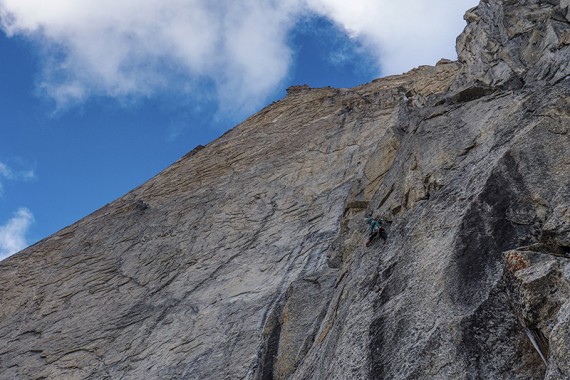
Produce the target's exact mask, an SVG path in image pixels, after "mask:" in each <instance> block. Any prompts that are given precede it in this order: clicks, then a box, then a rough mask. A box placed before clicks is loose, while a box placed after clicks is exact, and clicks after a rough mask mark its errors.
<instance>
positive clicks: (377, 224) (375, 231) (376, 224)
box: [364, 217, 388, 247]
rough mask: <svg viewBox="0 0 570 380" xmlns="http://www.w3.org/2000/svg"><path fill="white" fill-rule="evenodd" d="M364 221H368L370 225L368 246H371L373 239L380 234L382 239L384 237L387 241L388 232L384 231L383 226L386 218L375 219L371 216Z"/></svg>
mask: <svg viewBox="0 0 570 380" xmlns="http://www.w3.org/2000/svg"><path fill="white" fill-rule="evenodd" d="M364 221H365V222H366V224H368V225H369V229H368V240H367V241H366V246H367V247H368V246H370V244H372V241H373V240H374V239H375V238H376V237H377V236H378V235H380V237H381V238H382V239H384V241H386V238H387V237H388V236H387V235H386V232H385V231H384V228H383V227H382V223H383V222H385V220H384V219H382V218H380V219H378V220H376V219H373V218H371V217H367V218H365V219H364Z"/></svg>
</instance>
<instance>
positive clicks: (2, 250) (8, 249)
mask: <svg viewBox="0 0 570 380" xmlns="http://www.w3.org/2000/svg"><path fill="white" fill-rule="evenodd" d="M33 221H34V216H33V215H32V213H31V212H30V210H28V209H27V208H24V207H22V208H20V209H19V210H18V211H17V212H16V213H15V214H14V216H13V217H12V219H10V220H9V221H8V222H7V223H6V224H4V225H3V226H0V260H3V259H5V258H6V257H8V256H10V255H13V254H14V253H16V252H18V251H20V250H22V249H24V248H26V247H27V246H28V243H27V242H26V233H27V232H28V229H29V227H30V225H31V224H32V222H33Z"/></svg>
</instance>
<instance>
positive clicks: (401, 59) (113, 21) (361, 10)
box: [0, 0, 476, 114]
mask: <svg viewBox="0 0 570 380" xmlns="http://www.w3.org/2000/svg"><path fill="white" fill-rule="evenodd" d="M475 2H476V1H475V0H432V1H429V2H428V1H425V0H399V1H393V0H353V1H350V2H347V1H344V0H279V1H278V0H240V1H235V0H218V1H215V2H213V1H209V0H145V1H140V0H99V1H92V0H74V1H69V0H50V1H49V2H46V1H44V0H25V1H22V0H0V23H1V26H2V29H3V30H4V31H5V32H6V33H7V34H8V35H25V36H28V37H30V38H32V39H34V40H36V41H38V42H39V43H40V45H41V46H43V51H44V54H45V57H44V58H45V65H44V71H43V76H42V78H43V81H42V84H41V89H42V90H43V91H44V92H45V93H46V94H47V95H48V96H49V97H51V98H53V99H54V100H55V101H56V102H57V104H58V105H59V106H61V107H64V106H66V105H68V104H73V103H76V102H80V101H82V100H84V99H86V98H88V97H90V96H98V95H103V96H111V97H117V98H119V99H120V98H129V97H141V96H142V97H145V96H152V95H153V94H155V93H157V92H162V91H175V92H179V93H192V92H193V90H194V89H195V88H196V87H201V86H202V85H204V84H206V85H209V86H212V87H213V88H214V91H215V94H216V95H215V96H216V97H217V100H218V101H219V102H220V104H223V105H224V106H225V107H226V108H227V109H228V111H230V112H238V113H241V114H245V113H247V112H250V111H252V109H253V108H254V107H256V106H258V105H259V104H261V103H262V102H264V101H265V99H266V97H267V96H268V95H270V94H271V92H272V91H274V90H275V88H276V87H277V86H278V85H279V84H280V83H281V82H282V81H283V80H284V79H285V78H286V75H287V72H288V69H289V67H290V64H291V59H292V52H291V48H290V47H289V46H287V34H288V32H289V31H290V30H291V29H292V28H293V27H294V26H295V23H296V22H297V21H298V20H299V19H300V17H302V16H303V15H305V14H306V13H307V12H313V13H317V14H319V15H322V16H325V17H328V18H330V19H331V20H332V21H334V22H335V23H336V24H337V25H339V27H340V28H342V29H343V30H344V31H346V32H347V33H349V34H350V36H351V37H353V38H354V39H355V41H356V42H357V43H361V44H363V45H365V46H366V47H367V48H368V49H369V50H370V52H371V54H372V55H374V56H375V57H376V58H377V60H378V64H379V68H381V69H382V70H381V71H382V74H391V73H397V72H402V71H405V70H407V69H410V68H412V67H413V66H416V65H419V64H433V63H435V62H436V61H437V59H439V58H441V57H442V56H446V57H450V58H454V57H455V53H454V40H455V37H456V36H457V34H458V33H459V32H460V31H461V29H462V27H463V25H464V22H463V20H462V18H461V16H462V14H463V12H464V11H465V10H466V9H467V8H469V7H470V6H472V5H474V3H475ZM379 71H380V70H379Z"/></svg>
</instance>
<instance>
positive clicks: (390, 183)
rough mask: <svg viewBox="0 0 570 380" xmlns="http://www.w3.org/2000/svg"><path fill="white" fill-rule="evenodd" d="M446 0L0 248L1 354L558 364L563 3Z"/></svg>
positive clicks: (569, 341)
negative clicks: (458, 7)
mask: <svg viewBox="0 0 570 380" xmlns="http://www.w3.org/2000/svg"><path fill="white" fill-rule="evenodd" d="M465 19H466V20H467V23H468V25H467V27H466V29H465V31H464V33H463V34H462V35H461V36H460V37H459V38H458V46H457V49H458V54H459V61H458V62H448V61H441V62H440V63H439V64H438V65H436V66H435V67H429V66H423V67H420V68H418V69H415V70H412V71H410V72H409V73H406V74H404V75H401V76H393V77H388V78H383V79H379V80H375V81H374V82H372V83H370V84H366V85H362V86H359V87H356V88H353V89H332V88H323V89H311V88H308V87H305V86H297V87H292V88H290V90H289V91H288V95H287V97H285V99H283V100H282V101H279V102H276V103H274V104H272V105H270V106H269V107H267V108H266V109H264V110H262V111H261V112H260V113H258V114H256V115H254V116H252V117H251V118H249V119H248V120H246V121H245V122H244V123H242V124H240V125H239V126H237V127H236V128H234V129H233V130H231V131H230V132H228V133H226V134H225V135H224V136H222V137H221V138H220V139H218V140H216V141H214V142H212V143H211V144H208V145H207V146H206V147H201V148H200V149H195V150H194V151H192V152H190V153H189V154H188V155H186V156H185V157H183V158H182V159H180V160H179V161H178V162H176V163H175V164H174V165H172V166H171V167H170V168H168V169H166V170H165V171H164V172H162V173H160V174H159V175H157V176H156V177H155V178H153V179H152V180H150V181H149V182H147V183H145V184H144V185H142V186H141V187H139V188H137V189H135V190H133V191H132V192H130V193H129V194H127V195H125V196H124V197H122V198H120V199H118V200H116V201H115V202H113V203H111V204H109V205H107V206H105V207H104V208H102V209H101V210H99V211H97V212H95V213H94V214H92V215H90V216H88V217H86V218H85V219H83V220H81V221H79V222H77V223H76V224H74V225H72V226H70V227H67V228H65V229H63V230H62V231H60V232H59V233H56V234H55V235H53V236H51V237H49V238H47V239H45V240H44V241H42V242H40V243H38V244H36V245H34V246H32V247H30V248H28V249H26V250H24V251H23V252H21V253H19V254H17V255H15V256H13V257H11V258H9V259H7V260H4V261H2V262H1V263H0V302H1V304H2V308H0V342H1V344H0V378H1V379H20V378H21V379H28V378H29V379H39V378H46V379H60V378H66V379H115V378H122V379H145V378H148V379H157V378H165V379H166V378H168V379H262V380H265V379H323V380H324V379H366V378H371V379H496V378H501V379H550V380H554V379H565V378H570V362H568V360H567V358H568V356H569V353H570V327H569V326H570V325H569V323H568V322H569V319H570V303H569V302H568V297H569V296H570V282H569V281H570V280H569V278H570V260H569V258H570V176H569V174H570V133H569V130H570V64H569V62H570V60H569V58H570V48H569V45H570V3H569V2H568V1H567V0H561V1H556V0H552V1H546V2H539V1H530V0H527V1H506V0H505V1H498V0H488V1H482V2H481V4H480V5H479V6H478V7H476V8H474V9H472V10H469V11H468V12H467V13H466V16H465ZM366 214H373V215H375V216H384V217H386V218H388V219H389V220H391V223H389V224H388V226H387V229H388V239H387V241H386V242H384V241H382V240H380V241H377V242H375V243H374V244H372V245H371V246H370V247H369V248H366V247H365V246H364V240H365V235H366V229H365V225H364V223H363V218H364V216H365V215H366Z"/></svg>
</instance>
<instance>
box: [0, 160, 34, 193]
mask: <svg viewBox="0 0 570 380" xmlns="http://www.w3.org/2000/svg"><path fill="white" fill-rule="evenodd" d="M35 178H36V174H35V173H34V171H33V170H14V169H12V168H11V167H9V166H8V165H6V164H5V163H3V162H0V196H2V195H3V193H4V185H3V183H2V180H23V181H29V180H32V179H35Z"/></svg>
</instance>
